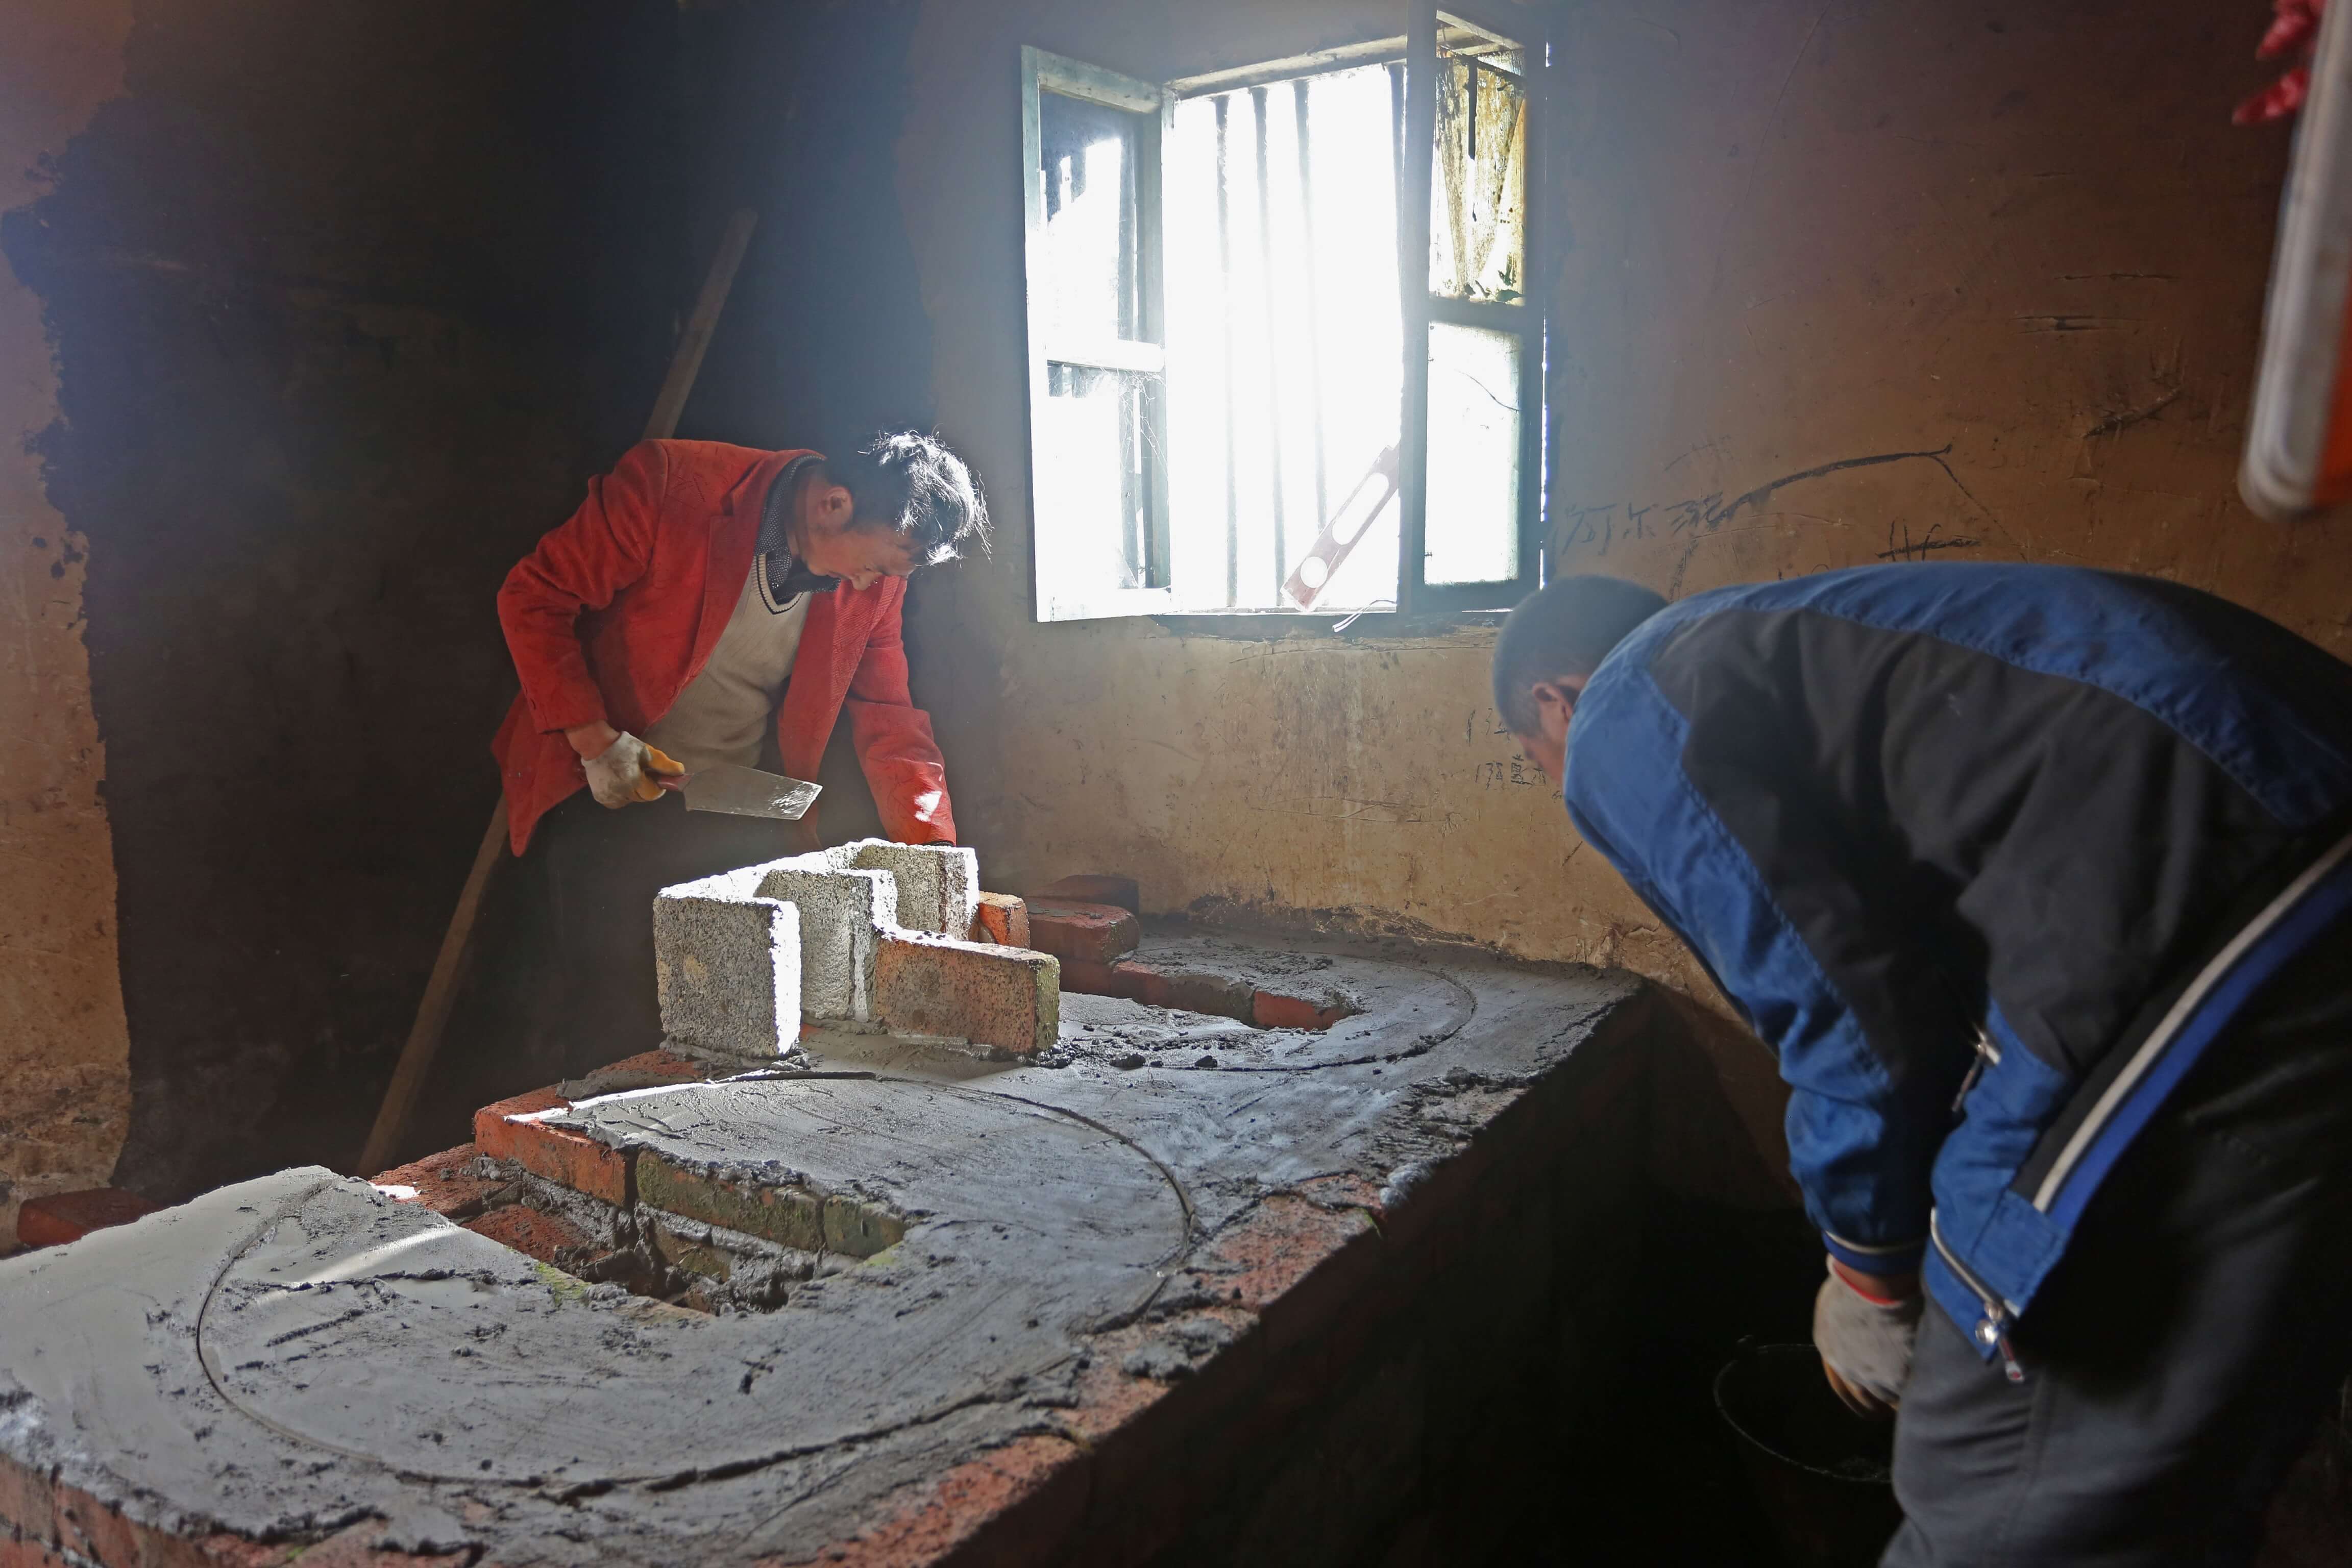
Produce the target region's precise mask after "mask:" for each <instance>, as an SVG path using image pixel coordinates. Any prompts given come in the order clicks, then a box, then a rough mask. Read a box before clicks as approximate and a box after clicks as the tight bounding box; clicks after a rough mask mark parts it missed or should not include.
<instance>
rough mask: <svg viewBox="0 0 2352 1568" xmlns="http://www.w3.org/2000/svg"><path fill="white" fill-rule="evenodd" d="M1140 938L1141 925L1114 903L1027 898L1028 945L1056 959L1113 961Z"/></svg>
mask: <svg viewBox="0 0 2352 1568" xmlns="http://www.w3.org/2000/svg"><path fill="white" fill-rule="evenodd" d="M1142 941H1143V927H1142V925H1141V924H1139V922H1138V921H1137V920H1136V918H1135V917H1134V916H1133V915H1132V914H1129V912H1128V911H1127V910H1122V909H1120V908H1118V906H1117V905H1116V904H1079V903H1065V902H1062V901H1061V900H1046V899H1032V900H1030V901H1029V945H1030V946H1032V947H1034V948H1035V949H1036V950H1037V951H1038V952H1050V953H1052V954H1053V955H1054V956H1055V957H1056V958H1069V959H1080V960H1083V961H1085V962H1087V963H1118V961H1119V959H1120V958H1122V957H1124V956H1125V955H1126V954H1128V953H1130V952H1134V951H1135V949H1136V946H1137V944H1138V943H1139V942H1142Z"/></svg>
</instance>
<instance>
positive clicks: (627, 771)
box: [565, 725, 686, 811]
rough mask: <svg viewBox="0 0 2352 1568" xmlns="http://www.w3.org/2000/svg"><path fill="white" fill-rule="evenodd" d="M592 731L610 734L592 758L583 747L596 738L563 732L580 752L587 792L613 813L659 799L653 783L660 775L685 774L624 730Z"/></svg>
mask: <svg viewBox="0 0 2352 1568" xmlns="http://www.w3.org/2000/svg"><path fill="white" fill-rule="evenodd" d="M583 728H585V727H583ZM594 728H596V729H601V730H604V731H608V732H610V733H611V735H612V740H611V741H610V742H607V743H606V744H605V745H604V747H603V748H602V749H601V750H599V751H598V752H596V753H595V754H594V755H593V756H592V755H590V754H589V753H588V751H587V746H588V745H589V744H593V742H594V741H595V740H596V739H597V737H594V736H590V735H584V734H583V735H577V736H575V735H574V734H572V732H570V731H567V732H566V735H565V738H566V739H567V740H570V741H571V742H572V746H573V748H574V749H575V750H577V751H579V752H580V765H581V768H582V769H583V771H584V772H585V773H587V775H588V793H589V794H591V795H594V796H595V797H596V804H597V805H601V806H604V807H607V808H609V809H612V810H615V811H617V810H619V809H620V808H621V807H622V806H625V805H635V804H636V803H637V802H639V801H647V800H659V799H660V798H661V796H662V786H661V784H659V783H658V782H657V781H658V780H659V779H660V778H661V776H662V775H664V774H672V775H676V774H680V773H685V772H686V770H685V769H684V768H682V767H680V766H678V765H677V763H674V762H672V761H670V759H669V758H667V756H664V755H663V754H662V752H660V750H659V749H658V748H656V747H653V746H648V745H646V743H645V742H643V741H640V740H638V739H637V738H636V737H635V735H632V734H630V733H629V732H628V731H626V730H618V731H615V730H613V729H612V727H611V726H610V725H597V726H594Z"/></svg>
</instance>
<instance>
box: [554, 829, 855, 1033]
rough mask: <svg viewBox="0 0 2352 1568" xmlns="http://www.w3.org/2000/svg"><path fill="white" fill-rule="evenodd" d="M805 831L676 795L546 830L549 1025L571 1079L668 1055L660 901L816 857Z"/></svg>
mask: <svg viewBox="0 0 2352 1568" xmlns="http://www.w3.org/2000/svg"><path fill="white" fill-rule="evenodd" d="M814 847H815V846H814V837H813V836H812V835H811V834H810V833H809V832H807V831H806V830H805V829H804V828H803V826H802V825H801V824H799V823H792V822H777V821H773V820H771V819H769V818H766V817H758V816H728V815H725V814H723V813H719V812H708V811H688V810H687V809H686V803H685V802H684V801H682V800H680V799H679V798H678V797H677V796H676V795H664V796H663V797H662V798H661V799H659V800H657V801H654V802H651V803H649V804H646V805H630V806H624V807H622V808H621V809H620V810H618V811H608V810H606V809H605V808H604V807H603V806H601V805H597V804H596V802H595V801H594V800H593V798H592V797H591V796H590V795H588V794H587V793H586V792H585V791H583V792H581V793H580V794H578V795H573V796H572V797H571V798H570V799H569V800H566V801H565V802H563V804H562V805H559V806H557V807H556V808H555V809H554V810H553V811H551V812H550V813H548V815H547V816H545V817H544V818H542V819H541V823H540V826H539V828H538V831H537V832H536V833H535V834H534V836H533V841H532V844H531V849H530V854H531V856H532V858H538V859H541V862H542V864H541V877H542V882H543V887H544V889H545V892H544V898H545V908H546V911H547V913H546V919H547V922H548V937H549V952H548V963H549V967H550V970H551V974H550V979H551V989H552V991H553V1002H552V1005H551V1008H550V1016H549V1018H548V1019H547V1023H548V1024H549V1025H550V1026H552V1027H553V1028H555V1029H556V1030H557V1031H558V1032H559V1038H558V1040H557V1041H556V1042H555V1044H556V1047H557V1049H556V1051H555V1052H554V1053H552V1054H556V1055H558V1056H559V1057H560V1059H561V1060H562V1064H563V1071H564V1073H565V1074H566V1076H568V1077H578V1076H579V1075H581V1074H583V1073H585V1072H588V1071H590V1070H592V1069H593V1068H599V1067H602V1066H604V1064H605V1063H607V1062H613V1061H617V1060H619V1059H620V1058H623V1057H627V1056H635V1054H636V1053H637V1052H639V1051H649V1050H651V1049H653V1048H654V1047H656V1046H658V1045H659V1044H661V1037H662V1031H661V1009H660V1006H659V1005H658V1003H657V1002H656V997H655V992H654V927H653V906H654V895H655V894H656V893H657V892H659V891H660V890H661V889H664V888H667V887H669V886H671V885H672V884H674V883H677V882H690V881H692V880H694V879H696V878H698V877H708V876H711V875H713V874H714V873H717V872H719V871H731V870H733V869H735V868H737V867H739V866H751V865H756V864H758V863H759V862H761V861H762V860H774V859H779V858H782V857H784V856H787V855H798V854H802V853H803V852H805V851H806V850H808V849H810V848H814Z"/></svg>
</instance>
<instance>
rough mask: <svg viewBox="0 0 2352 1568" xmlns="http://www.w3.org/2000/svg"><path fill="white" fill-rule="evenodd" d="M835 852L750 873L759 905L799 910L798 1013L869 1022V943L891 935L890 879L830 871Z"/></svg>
mask: <svg viewBox="0 0 2352 1568" xmlns="http://www.w3.org/2000/svg"><path fill="white" fill-rule="evenodd" d="M845 858H846V857H845V856H843V855H842V854H841V852H840V851H839V850H831V851H827V852H825V853H824V854H818V855H797V856H794V857H793V858H791V859H789V860H775V861H771V862H770V863H768V864H767V865H765V866H755V867H752V868H750V869H751V872H753V873H756V874H757V879H756V882H755V888H756V890H757V892H758V894H759V896H760V897H761V898H763V899H782V900H786V901H788V902H791V903H793V904H795V905H798V906H799V908H800V911H801V1010H802V1012H803V1014H804V1015H806V1016H809V1017H812V1018H850V1019H855V1020H856V1021H858V1022H860V1023H863V1022H866V1021H867V1020H869V1019H871V1018H872V1017H873V1016H874V951H875V943H876V942H877V941H879V940H880V938H881V934H882V933H883V932H884V931H896V930H898V879H897V878H896V877H895V876H893V875H892V874H891V873H890V872H888V871H872V870H858V869H856V868H851V867H847V866H845V865H837V864H835V861H836V859H845Z"/></svg>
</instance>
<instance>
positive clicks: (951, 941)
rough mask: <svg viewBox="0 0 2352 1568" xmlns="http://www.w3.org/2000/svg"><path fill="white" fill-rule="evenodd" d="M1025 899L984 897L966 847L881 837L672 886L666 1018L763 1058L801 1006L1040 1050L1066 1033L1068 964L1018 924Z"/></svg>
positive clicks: (670, 1030) (659, 966) (657, 944)
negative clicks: (1064, 976) (1011, 905)
mask: <svg viewBox="0 0 2352 1568" xmlns="http://www.w3.org/2000/svg"><path fill="white" fill-rule="evenodd" d="M1014 902H1015V903H1017V900H1015V901H1014ZM991 908H992V909H993V910H994V911H995V926H994V927H993V929H991V928H990V926H989V925H988V924H987V921H986V918H985V916H984V910H989V909H991ZM1017 914H1018V911H1017V910H1012V909H1007V908H1005V906H1004V905H1003V903H1002V902H999V903H997V904H995V905H993V906H990V905H986V904H983V901H982V893H981V891H980V875H979V865H978V862H977V861H976V859H975V858H973V855H972V852H971V850H969V849H958V848H953V847H947V846H943V845H912V844H891V843H887V842H885V841H883V840H880V839H866V840H862V841H860V842H858V843H855V844H845V845H843V846H841V847H838V848H835V849H827V850H823V851H820V852H819V853H816V854H814V855H800V856H794V857H793V858H788V859H783V860H774V861H770V862H768V863H766V864H764V865H760V866H747V867H745V868H742V869H740V870H736V871H728V872H724V873H722V874H720V875H719V876H716V877H706V878H703V879H700V880H698V881H694V882H687V883H682V884H680V885H679V886H677V887H675V888H667V889H663V891H662V893H661V896H660V897H659V898H658V899H657V900H655V905H654V948H655V958H656V984H657V987H658V989H659V992H660V995H661V1010H662V1030H663V1033H664V1034H665V1035H666V1036H667V1037H668V1039H669V1040H670V1041H672V1042H674V1043H676V1044H677V1045H678V1046H680V1047H685V1048H686V1049H688V1050H692V1051H698V1052H706V1053H710V1054H715V1055H719V1056H727V1057H743V1058H754V1059H757V1058H773V1057H776V1056H778V1055H781V1054H782V1052H784V1051H786V1050H788V1049H790V1048H791V1047H792V1046H793V1042H794V1041H796V1040H797V1039H798V1038H799V1037H800V1026H801V1021H802V1019H803V1018H804V1017H805V1018H816V1019H840V1020H845V1021H849V1022H854V1023H860V1024H878V1025H881V1026H885V1027H887V1028H890V1029H893V1030H897V1031H899V1032H902V1033H908V1034H919V1035H934V1036H940V1037H948V1038H952V1039H961V1040H968V1041H970V1042H971V1043H972V1044H974V1045H978V1046H984V1047H990V1048H992V1049H995V1050H1001V1051H1005V1052H1009V1053H1011V1054H1013V1055H1015V1056H1033V1055H1034V1054H1036V1053H1037V1052H1039V1051H1042V1050H1045V1049H1047V1048H1048V1047H1051V1046H1052V1045H1053V1044H1054V1042H1055V1039H1056V1038H1057V1037H1059V1034H1060V1027H1061V969H1060V965H1059V963H1057V962H1056V961H1055V959H1054V958H1053V957H1052V956H1051V955H1049V954H1046V953H1042V952H1035V951H1034V950H1032V949H1031V948H1030V947H1028V946H1027V945H1026V943H1025V942H1014V941H1012V940H1010V939H1011V938H1012V937H1013V935H1015V934H1016V931H1017V934H1019V935H1020V936H1022V937H1024V938H1025V937H1026V936H1027V935H1028V934H1029V931H1028V924H1027V921H1025V919H1019V918H1017ZM976 926H977V927H979V928H980V930H981V931H982V933H983V934H985V935H986V936H988V938H989V940H986V941H976V940H973V938H974V931H975V927H976ZM999 931H1001V932H1002V933H1003V934H1002V935H999V934H997V933H998V932H999Z"/></svg>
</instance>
